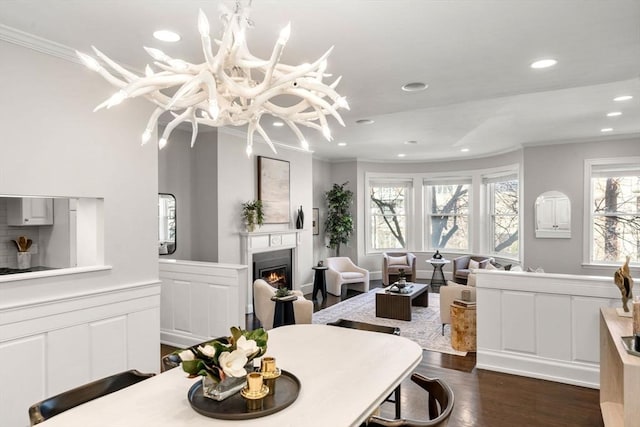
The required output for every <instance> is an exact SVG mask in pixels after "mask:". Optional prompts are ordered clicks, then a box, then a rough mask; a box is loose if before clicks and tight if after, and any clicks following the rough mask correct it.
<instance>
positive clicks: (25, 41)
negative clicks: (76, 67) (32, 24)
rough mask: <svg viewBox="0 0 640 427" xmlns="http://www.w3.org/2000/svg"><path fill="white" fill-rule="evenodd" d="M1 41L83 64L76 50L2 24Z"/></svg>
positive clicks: (0, 26)
mask: <svg viewBox="0 0 640 427" xmlns="http://www.w3.org/2000/svg"><path fill="white" fill-rule="evenodd" d="M0 40H4V41H6V42H9V43H13V44H15V45H18V46H22V47H26V48H27V49H31V50H35V51H36V52H40V53H44V54H45V55H50V56H53V57H56V58H60V59H64V60H65V61H69V62H74V63H76V64H81V62H80V58H78V57H77V56H76V52H75V50H74V49H72V48H70V47H69V46H65V45H63V44H60V43H56V42H54V41H51V40H48V39H45V38H42V37H38V36H35V35H33V34H29V33H25V32H24V31H20V30H18V29H15V28H12V27H8V26H6V25H3V24H0Z"/></svg>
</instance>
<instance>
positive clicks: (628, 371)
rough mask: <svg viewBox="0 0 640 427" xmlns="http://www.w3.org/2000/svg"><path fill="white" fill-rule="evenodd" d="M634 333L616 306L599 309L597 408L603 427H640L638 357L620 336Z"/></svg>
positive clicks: (639, 366) (639, 358)
mask: <svg viewBox="0 0 640 427" xmlns="http://www.w3.org/2000/svg"><path fill="white" fill-rule="evenodd" d="M632 334H633V321H632V319H631V318H629V317H619V316H618V314H617V313H616V309H615V308H602V309H600V410H601V411H602V419H603V420H604V425H605V426H606V427H618V426H620V427H622V426H624V427H635V426H640V405H638V404H637V402H638V396H639V395H640V357H637V356H633V355H631V354H629V353H627V351H626V350H625V349H624V346H623V344H622V340H621V339H620V337H623V336H630V335H632Z"/></svg>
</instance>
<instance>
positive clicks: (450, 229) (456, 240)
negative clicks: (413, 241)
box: [425, 183, 470, 251]
mask: <svg viewBox="0 0 640 427" xmlns="http://www.w3.org/2000/svg"><path fill="white" fill-rule="evenodd" d="M469 191H470V184H469V183H459V184H456V183H451V184H448V183H427V186H426V197H425V199H426V203H427V213H428V214H427V220H428V222H429V224H428V226H427V227H426V229H427V235H426V241H427V242H428V244H427V246H428V247H429V248H430V249H449V250H454V251H466V250H468V248H469Z"/></svg>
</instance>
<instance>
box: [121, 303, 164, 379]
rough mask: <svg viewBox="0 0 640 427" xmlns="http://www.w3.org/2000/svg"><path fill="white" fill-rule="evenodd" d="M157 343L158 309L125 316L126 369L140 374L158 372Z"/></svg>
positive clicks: (158, 335)
mask: <svg viewBox="0 0 640 427" xmlns="http://www.w3.org/2000/svg"><path fill="white" fill-rule="evenodd" d="M149 331H153V332H152V333H150V332H149ZM159 341H160V308H159V307H154V308H151V309H148V310H144V311H137V312H134V313H130V314H129V315H127V357H128V362H127V369H137V370H139V371H140V372H159V371H160V358H159V353H158V342H159Z"/></svg>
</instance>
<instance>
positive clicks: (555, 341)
mask: <svg viewBox="0 0 640 427" xmlns="http://www.w3.org/2000/svg"><path fill="white" fill-rule="evenodd" d="M536 331H539V332H538V333H537V334H536V343H537V345H536V347H537V349H538V352H537V354H538V356H540V357H546V358H549V359H559V360H571V298H570V297H569V296H566V295H552V294H537V295H536ZM543 331H555V333H553V334H547V333H543Z"/></svg>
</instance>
